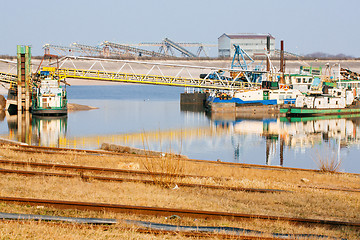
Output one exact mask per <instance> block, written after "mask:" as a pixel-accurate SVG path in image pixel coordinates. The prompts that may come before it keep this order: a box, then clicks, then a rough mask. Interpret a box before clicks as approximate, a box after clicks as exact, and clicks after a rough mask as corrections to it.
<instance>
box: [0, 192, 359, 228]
mask: <svg viewBox="0 0 360 240" xmlns="http://www.w3.org/2000/svg"><path fill="white" fill-rule="evenodd" d="M0 201H2V202H8V203H17V204H25V205H32V206H48V207H53V208H57V209H77V210H85V211H108V212H116V213H128V214H129V213H130V214H142V215H155V216H171V215H178V216H180V217H190V218H204V219H228V220H232V221H234V220H236V221H239V220H251V219H260V220H270V221H287V222H292V223H301V224H321V225H331V226H351V227H360V222H346V221H334V220H324V219H306V218H291V217H281V216H271V215H256V214H241V213H230V212H217V211H199V210H192V209H175V208H158V207H145V206H133V205H121V204H109V203H92V202H75V201H63V200H49V199H34V198H17V197H0Z"/></svg>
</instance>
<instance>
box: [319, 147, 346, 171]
mask: <svg viewBox="0 0 360 240" xmlns="http://www.w3.org/2000/svg"><path fill="white" fill-rule="evenodd" d="M314 161H315V163H316V164H317V166H318V169H319V170H320V171H322V172H329V173H335V172H338V171H339V170H340V167H341V159H338V157H337V155H336V153H335V151H334V149H331V148H328V149H327V150H326V151H324V152H323V153H321V154H320V153H317V157H316V158H315V160H314Z"/></svg>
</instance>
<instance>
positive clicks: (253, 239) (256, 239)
mask: <svg viewBox="0 0 360 240" xmlns="http://www.w3.org/2000/svg"><path fill="white" fill-rule="evenodd" d="M0 221H2V222H9V223H10V222H12V221H14V220H6V219H0ZM16 221H21V224H27V223H31V221H29V220H16ZM39 224H47V225H49V226H57V227H58V226H61V227H67V226H68V227H71V228H72V229H73V228H74V227H76V228H79V229H84V228H88V229H91V230H93V229H99V228H100V229H101V230H103V231H107V230H109V229H110V228H112V227H111V226H109V225H94V224H80V223H66V224H64V223H57V222H45V221H42V222H41V223H40V222H39ZM119 229H120V230H121V231H129V232H137V233H141V234H151V235H172V236H182V237H190V238H209V237H211V238H213V237H216V238H219V239H241V240H284V239H286V238H284V237H265V236H247V235H235V234H225V233H218V232H195V231H171V230H159V229H146V228H139V227H135V228H131V227H119Z"/></svg>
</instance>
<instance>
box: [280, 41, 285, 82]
mask: <svg viewBox="0 0 360 240" xmlns="http://www.w3.org/2000/svg"><path fill="white" fill-rule="evenodd" d="M280 73H281V76H280V83H281V84H285V78H284V73H285V58H284V40H281V41H280Z"/></svg>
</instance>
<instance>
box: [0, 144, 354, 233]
mask: <svg viewBox="0 0 360 240" xmlns="http://www.w3.org/2000/svg"><path fill="white" fill-rule="evenodd" d="M0 155H1V156H2V158H7V159H13V160H21V161H26V162H28V161H32V162H47V163H61V164H74V165H85V166H98V167H109V168H124V167H126V166H129V164H130V163H134V164H138V165H139V166H140V170H146V169H147V170H148V171H157V172H159V171H160V172H169V173H170V172H172V173H178V174H180V173H181V174H197V175H198V174H201V175H204V176H211V177H212V178H205V179H201V178H186V179H184V181H185V182H189V183H202V184H212V185H215V184H217V185H226V186H227V185H229V186H238V187H253V188H275V189H279V188H280V189H285V190H291V191H293V192H292V193H276V194H263V193H246V192H234V191H227V190H211V189H199V188H179V189H176V190H174V189H171V188H164V187H163V186H161V185H145V184H140V183H117V182H101V181H94V180H91V179H90V180H89V181H83V180H82V179H81V178H80V177H79V178H72V179H65V178H58V177H24V176H17V175H2V176H1V179H0V195H1V196H16V197H33V198H49V199H59V200H74V201H76V200H77V201H89V202H104V203H118V204H129V205H143V206H154V207H155V206H157V207H169V208H184V209H186V208H188V209H198V210H207V211H227V212H240V213H249V214H264V215H266V214H267V215H278V216H289V217H303V218H318V219H333V220H343V221H357V222H359V221H360V198H359V193H347V192H336V191H324V190H316V189H303V188H298V185H300V184H304V183H303V182H301V179H302V178H307V179H309V183H306V184H308V185H316V186H332V187H348V188H357V189H360V181H359V176H357V175H351V174H336V173H316V172H307V171H278V170H261V169H246V168H241V167H238V166H229V165H225V164H210V163H201V162H192V161H186V160H184V159H175V161H174V162H171V161H172V159H171V158H170V160H169V158H144V157H143V158H141V157H138V156H129V155H123V156H122V155H115V156H109V155H104V156H98V155H89V154H78V153H64V154H38V153H37V154H33V153H31V154H29V153H22V152H15V151H11V150H10V149H7V148H0ZM144 161H146V162H147V164H149V165H147V166H144V164H143V162H144ZM161 161H163V162H161ZM172 165H175V166H172ZM0 167H4V168H5V165H4V166H0ZM8 167H9V166H6V168H8ZM13 168H16V167H13ZM28 169H31V168H28ZM34 170H38V169H34ZM199 170H201V171H199ZM215 177H226V179H223V180H218V179H216V178H215ZM0 208H1V209H0V210H1V211H9V210H11V209H13V210H14V212H26V211H27V210H26V211H25V210H24V209H22V208H16V207H8V206H7V205H6V206H5V205H0ZM6 209H7V210H6ZM29 211H30V213H34V212H36V211H40V210H36V209H35V210H34V209H33V208H31V210H29ZM44 213H45V212H44ZM50 213H51V212H50ZM52 214H60V215H61V212H53V213H52ZM62 214H65V215H64V216H69V215H71V214H72V213H71V212H63V213H62ZM73 214H74V215H75V216H83V215H82V214H84V213H82V212H75V213H73ZM87 214H88V215H91V216H92V217H111V218H113V217H115V218H123V217H124V216H119V215H112V214H111V213H91V214H90V213H86V214H85V215H87ZM128 217H129V216H126V218H128ZM132 218H135V219H137V216H133V217H132ZM140 219H142V220H144V219H147V220H151V218H146V217H141V218H139V220H140ZM152 220H154V221H156V222H164V223H169V222H166V220H164V218H154V219H152ZM8 224H11V223H8ZM13 224H15V223H13ZM181 224H185V225H186V224H188V225H194V224H195V225H196V224H199V225H207V226H211V225H213V226H233V227H244V228H249V229H258V230H263V231H268V232H282V233H313V234H325V235H330V236H338V237H346V238H348V239H357V238H356V237H355V236H358V235H359V231H358V230H354V229H350V228H346V227H344V228H336V229H328V228H324V227H312V226H310V227H300V226H293V225H291V224H288V223H284V222H278V223H276V222H275V223H274V222H271V223H269V224H266V227H264V226H263V225H264V224H263V222H256V221H255V220H254V221H252V222H241V223H240V222H231V221H206V220H197V221H196V222H194V220H193V219H188V220H186V219H182V220H181ZM17 225H18V224H17V223H16V224H15V225H14V226H15V227H14V228H18V227H19V226H20V225H19V226H17ZM8 226H11V225H8ZM19 231H22V230H19ZM24 231H25V230H24ZM26 231H30V232H31V231H32V230H31V228H30V230H29V229H28V230H26ZM66 231H67V230H66ZM84 231H85V230H84ZM86 231H88V230H86ZM34 234H35V233H34ZM79 234H82V233H79ZM87 234H90V233H87ZM94 234H95V233H94ZM96 234H97V233H96ZM99 234H100V233H99ZM133 234H134V237H133V238H134V239H137V238H136V237H135V235H136V234H135V233H133ZM35 235H36V234H35ZM6 236H9V235H6ZM21 236H22V235H21ZM24 236H25V235H24ZM67 236H68V235H66V233H64V238H68V237H67ZM89 236H90V238H92V237H91V236H92V235H89ZM116 236H117V235H116ZM142 237H144V236H142ZM19 238H23V237H19ZM24 238H25V237H24ZM30 238H31V237H30ZM80 238H82V237H80ZM94 238H96V237H94ZM140 238H141V237H140ZM99 239H101V237H99ZM156 239H158V238H156ZM159 239H162V238H159ZM166 239H172V238H166Z"/></svg>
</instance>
